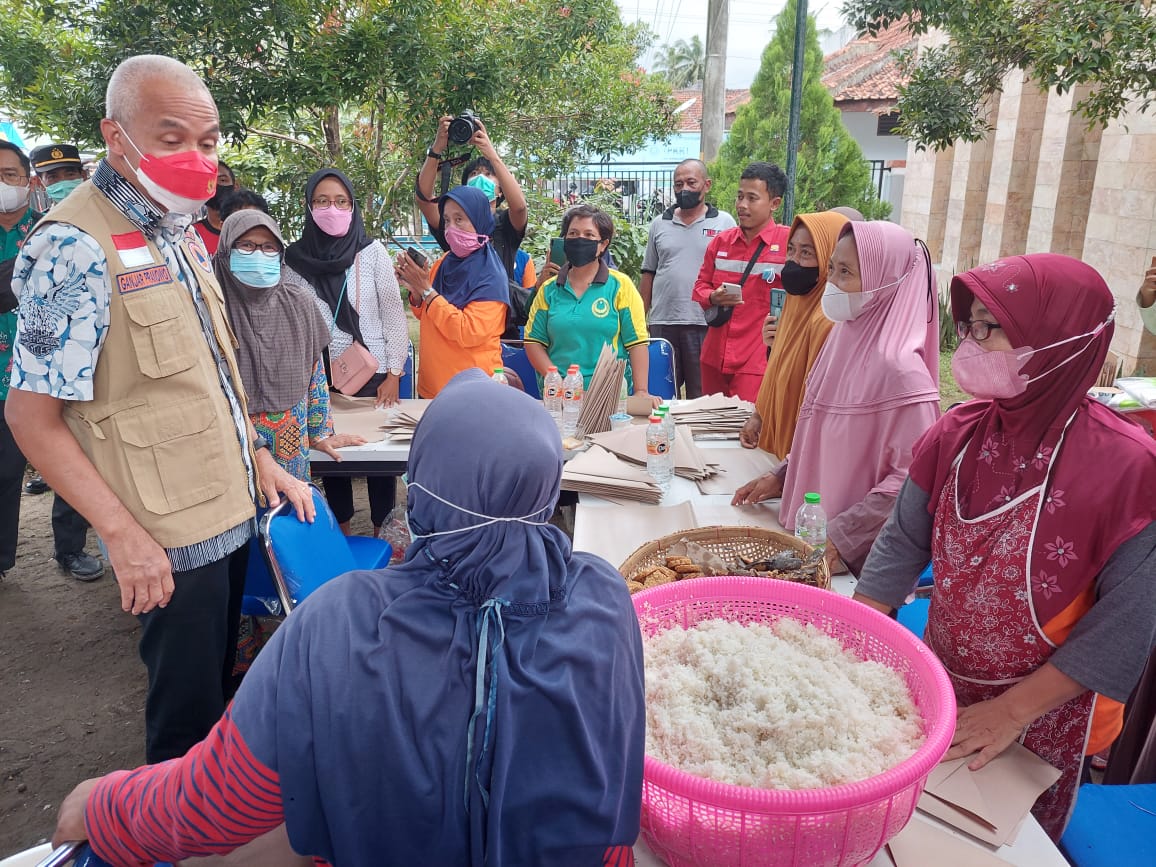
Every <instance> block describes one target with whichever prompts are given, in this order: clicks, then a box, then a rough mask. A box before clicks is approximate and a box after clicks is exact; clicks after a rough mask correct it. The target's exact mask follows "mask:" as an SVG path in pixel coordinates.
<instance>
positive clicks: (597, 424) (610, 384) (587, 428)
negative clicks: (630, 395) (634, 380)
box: [578, 345, 626, 435]
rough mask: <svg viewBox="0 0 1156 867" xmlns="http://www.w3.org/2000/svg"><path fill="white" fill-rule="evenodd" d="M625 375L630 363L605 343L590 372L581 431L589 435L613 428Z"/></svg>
mask: <svg viewBox="0 0 1156 867" xmlns="http://www.w3.org/2000/svg"><path fill="white" fill-rule="evenodd" d="M625 375H626V362H625V361H624V360H623V359H621V358H619V357H618V356H617V355H616V354H615V352H614V350H613V349H611V348H610V347H609V346H605V345H604V346H603V347H602V353H601V354H600V355H599V356H598V363H597V364H596V365H595V366H594V373H592V374H591V375H590V386H589V387H588V388H587V389H586V393H585V394H583V395H582V411H581V412H580V413H579V414H578V430H579V431H580V432H581V433H584V434H587V435H589V434H594V433H600V432H601V431H607V430H610V416H612V415H613V414H614V413H615V412H616V411H617V409H618V396H619V395H620V394H621V393H622V377H623V376H625Z"/></svg>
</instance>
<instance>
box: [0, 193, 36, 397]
mask: <svg viewBox="0 0 1156 867" xmlns="http://www.w3.org/2000/svg"><path fill="white" fill-rule="evenodd" d="M39 219H40V214H38V213H36V212H35V211H34V210H32V209H31V208H29V209H28V210H27V211H25V212H24V216H23V217H21V218H20V220H19V221H18V222H17V223H16V225H15V226H13V227H12V228H11V229H5V228H4V227H3V226H0V261H2V260H4V259H12V258H15V257H16V255H17V254H18V253H19V252H20V248H21V247H22V246H23V245H24V239H25V238H27V237H28V233H29V232H31V231H32V227H33V226H35V225H36V221H37V220H39ZM15 339H16V311H15V310H12V311H9V312H8V313H0V400H7V399H8V382H9V379H10V378H11V374H12V341H13V340H15Z"/></svg>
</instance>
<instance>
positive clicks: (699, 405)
mask: <svg viewBox="0 0 1156 867" xmlns="http://www.w3.org/2000/svg"><path fill="white" fill-rule="evenodd" d="M754 411H755V405H754V404H753V403H748V402H747V401H745V400H742V399H741V398H738V397H726V396H725V395H722V394H708V395H704V396H702V397H697V398H695V399H694V400H683V401H679V402H678V403H676V404H672V405H671V408H670V412H671V414H672V415H673V416H674V421H675V423H676V424H685V425H689V426H690V429H691V431H692V432H693V433H694V436H695V438H696V439H738V437H739V431H741V430H742V429H743V425H744V424H746V423H747V419H748V418H750V417H751V413H752V412H754Z"/></svg>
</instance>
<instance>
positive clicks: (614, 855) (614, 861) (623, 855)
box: [602, 846, 634, 867]
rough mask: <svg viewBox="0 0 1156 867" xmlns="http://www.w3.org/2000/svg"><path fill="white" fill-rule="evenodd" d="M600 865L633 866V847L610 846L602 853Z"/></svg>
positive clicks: (604, 866) (603, 866)
mask: <svg viewBox="0 0 1156 867" xmlns="http://www.w3.org/2000/svg"><path fill="white" fill-rule="evenodd" d="M602 867H634V849H633V848H631V847H630V846H611V847H610V848H609V849H607V850H606V851H605V852H603V853H602Z"/></svg>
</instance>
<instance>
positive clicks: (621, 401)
mask: <svg viewBox="0 0 1156 867" xmlns="http://www.w3.org/2000/svg"><path fill="white" fill-rule="evenodd" d="M629 396H630V392H629V391H628V390H627V388H626V374H625V373H624V374H622V385H621V386H620V387H619V389H618V409H617V410H615V412H617V414H618V415H626V399H627V397H629Z"/></svg>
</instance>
